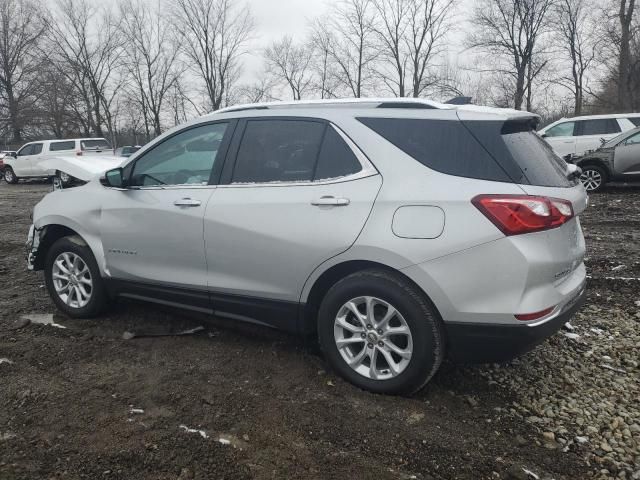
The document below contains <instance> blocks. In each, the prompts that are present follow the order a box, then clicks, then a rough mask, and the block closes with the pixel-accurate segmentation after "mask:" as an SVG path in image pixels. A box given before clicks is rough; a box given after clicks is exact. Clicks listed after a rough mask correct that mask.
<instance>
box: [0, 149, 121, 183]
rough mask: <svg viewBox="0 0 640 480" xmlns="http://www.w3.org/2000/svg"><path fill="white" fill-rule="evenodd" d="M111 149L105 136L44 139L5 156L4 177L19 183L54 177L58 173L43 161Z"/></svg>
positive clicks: (11, 181) (8, 180)
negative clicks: (20, 181)
mask: <svg viewBox="0 0 640 480" xmlns="http://www.w3.org/2000/svg"><path fill="white" fill-rule="evenodd" d="M110 150H111V145H109V142H107V141H106V140H105V139H104V138H76V139H68V140H42V141H40V142H31V143H27V144H25V145H23V146H22V148H21V149H20V150H18V151H17V152H16V154H15V156H7V157H5V158H4V165H5V167H4V179H5V180H6V181H7V183H18V180H20V179H22V178H41V177H53V176H55V175H56V174H57V172H55V171H51V170H50V169H48V168H47V166H46V165H42V162H43V161H44V160H46V159H49V158H53V157H57V156H68V155H78V156H79V155H85V154H88V153H91V154H94V153H103V152H108V151H110Z"/></svg>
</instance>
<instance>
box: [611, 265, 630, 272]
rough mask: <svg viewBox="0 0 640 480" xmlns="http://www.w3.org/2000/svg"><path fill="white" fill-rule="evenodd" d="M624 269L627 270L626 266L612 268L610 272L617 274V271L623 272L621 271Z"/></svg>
mask: <svg viewBox="0 0 640 480" xmlns="http://www.w3.org/2000/svg"><path fill="white" fill-rule="evenodd" d="M625 268H627V266H626V265H618V266H617V267H613V268H612V269H611V271H612V272H617V271H618V270H623V269H625Z"/></svg>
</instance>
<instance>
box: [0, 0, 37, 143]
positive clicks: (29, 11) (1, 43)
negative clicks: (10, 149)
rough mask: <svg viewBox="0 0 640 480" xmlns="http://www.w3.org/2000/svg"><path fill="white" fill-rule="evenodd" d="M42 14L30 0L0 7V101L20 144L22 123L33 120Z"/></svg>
mask: <svg viewBox="0 0 640 480" xmlns="http://www.w3.org/2000/svg"><path fill="white" fill-rule="evenodd" d="M41 13H42V12H40V10H39V8H38V6H37V4H36V3H34V2H32V1H31V0H3V1H2V3H1V4H0V100H1V101H2V105H1V106H2V107H3V108H4V109H5V111H6V116H7V119H8V124H9V125H8V126H9V129H10V130H11V136H12V138H13V142H14V143H20V142H22V131H23V128H24V126H25V123H26V122H28V121H29V120H31V121H33V118H32V114H33V110H34V103H35V98H36V96H35V95H34V93H35V92H34V84H35V80H36V78H37V73H38V69H39V66H40V59H39V57H38V52H37V49H38V44H39V42H40V40H41V39H42V36H43V34H44V31H45V24H44V22H43V17H42V14H41ZM30 116H31V118H29V117H30Z"/></svg>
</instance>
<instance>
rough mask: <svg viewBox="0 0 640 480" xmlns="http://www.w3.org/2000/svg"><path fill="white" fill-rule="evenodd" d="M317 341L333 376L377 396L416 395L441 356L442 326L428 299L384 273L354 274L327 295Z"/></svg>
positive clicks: (322, 306)
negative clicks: (337, 376)
mask: <svg viewBox="0 0 640 480" xmlns="http://www.w3.org/2000/svg"><path fill="white" fill-rule="evenodd" d="M318 337H319V340H320V345H321V347H322V350H323V352H324V353H325V355H326V357H327V360H328V361H329V363H330V364H331V366H332V367H333V368H334V369H335V370H336V371H337V373H339V374H340V375H341V376H342V377H344V378H345V379H347V380H348V381H350V382H351V383H353V384H355V385H357V386H358V387H360V388H363V389H365V390H369V391H372V392H376V393H388V394H410V393H413V392H416V391H417V390H419V389H420V388H422V387H423V386H424V385H425V384H426V383H427V382H428V381H429V380H430V379H431V377H432V376H433V375H434V374H435V372H436V371H437V369H438V367H439V366H440V363H441V362H442V359H443V357H444V339H443V332H442V327H441V322H440V320H439V318H438V315H437V313H436V312H435V310H434V308H433V307H432V306H431V304H430V302H429V301H428V299H427V298H426V297H425V295H424V294H423V293H422V292H421V291H420V290H419V289H418V288H417V287H415V286H414V285H413V284H411V283H410V282H409V281H407V280H406V279H404V278H403V277H402V276H400V275H398V274H394V273H391V272H387V271H384V270H366V271H362V272H357V273H354V274H352V275H349V276H347V277H345V278H344V279H342V280H340V281H339V282H337V283H336V284H335V285H334V286H333V287H332V288H331V289H330V290H329V292H328V293H327V295H326V296H325V298H324V299H323V301H322V304H321V306H320V311H319V314H318Z"/></svg>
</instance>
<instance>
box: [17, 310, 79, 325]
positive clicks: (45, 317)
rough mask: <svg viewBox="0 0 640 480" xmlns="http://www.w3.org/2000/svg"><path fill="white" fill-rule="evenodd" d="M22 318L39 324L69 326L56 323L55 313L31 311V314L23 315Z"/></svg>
mask: <svg viewBox="0 0 640 480" xmlns="http://www.w3.org/2000/svg"><path fill="white" fill-rule="evenodd" d="M20 318H24V319H25V320H29V321H30V322H31V323H37V324H39V325H51V326H52V327H56V328H67V327H65V326H64V325H60V324H59V323H55V322H54V321H53V313H31V314H29V315H22V316H21V317H20Z"/></svg>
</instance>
